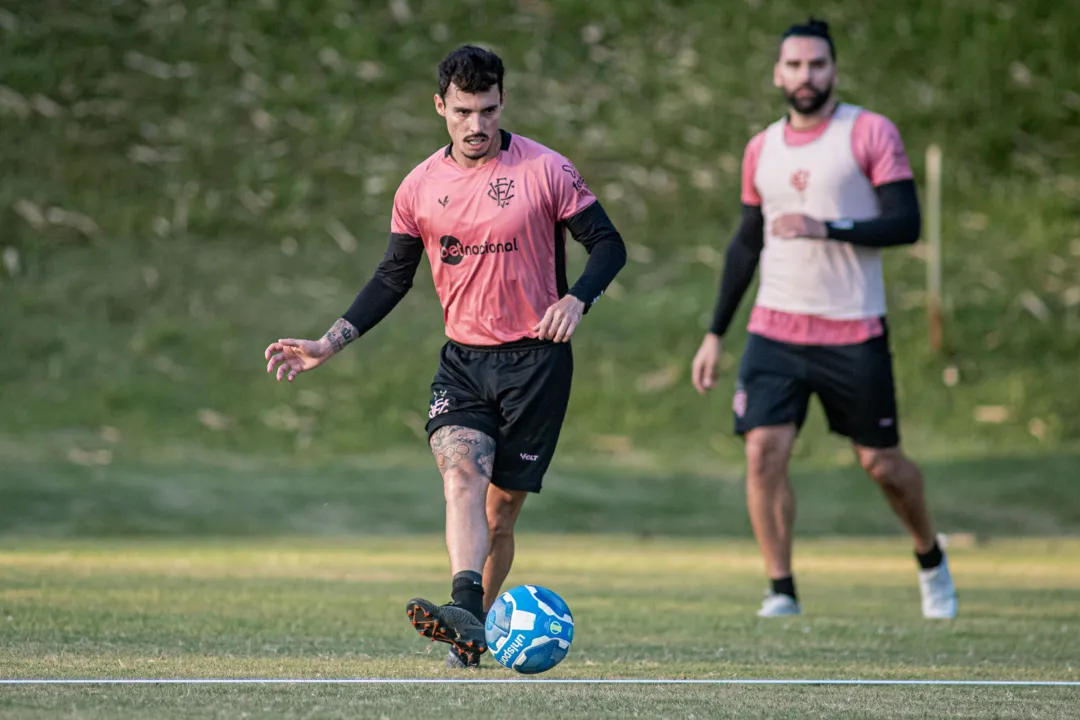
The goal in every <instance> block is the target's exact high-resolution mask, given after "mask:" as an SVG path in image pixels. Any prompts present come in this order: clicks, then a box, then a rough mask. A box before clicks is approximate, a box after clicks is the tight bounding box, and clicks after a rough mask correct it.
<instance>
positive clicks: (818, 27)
mask: <svg viewBox="0 0 1080 720" xmlns="http://www.w3.org/2000/svg"><path fill="white" fill-rule="evenodd" d="M789 37H816V38H820V39H822V40H824V41H825V42H827V43H829V54H830V55H831V56H832V59H833V61H834V62H835V60H836V46H835V45H833V40H832V36H831V35H829V23H827V22H825V21H824V20H818V19H816V18H813V17H811V18H810V19H809V20H807V21H806V23H803V24H795V25H792V26H791V27H789V28H788V29H787V30H785V31H784V34H783V35H782V36H781V37H780V42H781V43H783V42H784V41H785V40H787V39H788V38H789Z"/></svg>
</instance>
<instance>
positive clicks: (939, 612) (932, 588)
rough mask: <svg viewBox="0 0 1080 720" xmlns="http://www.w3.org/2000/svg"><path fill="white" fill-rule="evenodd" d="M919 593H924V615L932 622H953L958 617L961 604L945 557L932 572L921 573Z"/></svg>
mask: <svg viewBox="0 0 1080 720" xmlns="http://www.w3.org/2000/svg"><path fill="white" fill-rule="evenodd" d="M919 591H920V592H921V593H922V614H923V617H924V618H927V619H930V620H951V619H952V618H954V617H956V612H957V610H958V609H959V603H958V602H957V599H956V585H954V584H953V579H952V573H950V572H949V562H948V560H946V559H945V558H944V557H943V558H942V559H941V564H940V565H938V566H937V567H936V568H931V569H930V570H920V571H919Z"/></svg>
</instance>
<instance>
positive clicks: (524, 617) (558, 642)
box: [484, 585, 574, 675]
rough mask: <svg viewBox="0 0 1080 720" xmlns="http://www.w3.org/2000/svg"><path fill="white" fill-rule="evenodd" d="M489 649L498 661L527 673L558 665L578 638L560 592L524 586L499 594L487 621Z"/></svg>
mask: <svg viewBox="0 0 1080 720" xmlns="http://www.w3.org/2000/svg"><path fill="white" fill-rule="evenodd" d="M484 633H485V635H487V644H488V650H490V651H491V654H492V655H494V656H495V660H496V661H497V662H498V663H499V664H500V665H504V666H506V667H508V668H510V669H511V670H516V671H517V672H519V673H522V674H523V675H535V674H537V673H542V672H545V671H547V670H550V669H551V668H553V667H555V666H556V665H558V664H559V663H560V662H562V659H563V658H564V657H566V653H567V652H568V651H569V650H570V643H571V641H572V640H573V639H574V618H573V616H572V615H571V614H570V608H569V607H567V606H566V602H564V601H563V599H562V598H561V597H559V596H558V595H557V594H556V593H554V592H552V591H551V590H548V589H547V588H543V587H539V586H537V585H521V586H519V587H516V588H514V589H513V590H508V591H507V592H504V593H503V594H502V595H500V596H499V599H498V600H496V601H495V604H494V605H492V606H491V610H490V611H488V614H487V622H486V623H484Z"/></svg>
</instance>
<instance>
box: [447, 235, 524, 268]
mask: <svg viewBox="0 0 1080 720" xmlns="http://www.w3.org/2000/svg"><path fill="white" fill-rule="evenodd" d="M439 245H440V246H441V249H440V250H439V257H440V258H441V259H442V261H443V262H444V263H446V264H447V265H457V264H458V263H460V262H461V261H462V260H464V259H465V258H467V257H470V256H472V255H493V254H496V253H508V252H517V251H518V250H519V248H518V241H517V238H514V239H513V240H511V241H510V242H495V243H483V244H480V245H465V244H464V243H462V242H461V241H460V240H458V239H457V238H456V237H454V236H453V235H443V236H442V237H441V238H439Z"/></svg>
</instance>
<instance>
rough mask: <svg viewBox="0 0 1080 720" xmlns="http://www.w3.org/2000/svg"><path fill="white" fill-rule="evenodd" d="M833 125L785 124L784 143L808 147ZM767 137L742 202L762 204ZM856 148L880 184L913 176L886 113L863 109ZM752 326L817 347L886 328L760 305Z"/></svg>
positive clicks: (746, 173) (753, 144)
mask: <svg viewBox="0 0 1080 720" xmlns="http://www.w3.org/2000/svg"><path fill="white" fill-rule="evenodd" d="M828 127H829V122H828V121H826V122H824V123H822V124H821V125H819V126H817V127H815V128H813V129H811V130H804V131H799V130H793V129H792V128H791V127H789V126H786V125H785V127H784V142H785V143H786V144H787V145H789V146H791V147H799V146H801V145H806V144H808V143H811V142H814V141H815V140H817V139H818V138H820V137H821V136H822V135H823V134H824V133H825V131H826V130H827V129H828ZM765 137H766V131H762V132H760V133H758V134H757V135H755V136H754V137H753V138H752V139H751V140H750V142H749V143H748V144H747V146H746V151H745V153H744V155H743V166H742V202H743V203H744V204H746V205H761V204H762V200H761V196H760V194H759V193H758V190H757V188H756V187H755V185H754V177H755V175H756V174H757V169H758V159H759V158H760V157H761V151H762V147H763V146H764V144H765ZM851 152H852V155H853V156H854V158H855V161H856V163H857V164H858V166H859V168H860V169H861V170H862V172H863V174H864V175H865V176H866V177H867V178H868V179H869V181H870V183H871V184H872V185H873V186H875V187H877V186H878V185H884V184H886V183H891V182H897V181H900V180H910V179H912V178H913V175H912V172H911V165H910V163H909V162H908V158H907V153H906V152H905V150H904V144H903V141H902V140H901V138H900V132H899V131H898V130H897V129H896V126H895V125H894V124H893V123H892V122H890V121H889V119H888V118H886V117H885V116H883V115H879V114H877V113H873V112H868V111H866V110H863V111H861V112H860V113H859V115H858V117H856V118H855V122H854V125H853V127H852V130H851ZM749 330H750V332H753V333H756V334H760V335H764V336H766V337H769V338H772V339H774V340H778V341H780V342H789V343H795V344H813V345H846V344H855V343H860V342H864V341H866V340H869V339H870V338H873V337H877V336H878V335H881V334H882V332H884V328H883V325H882V323H881V321H880V319H879V318H865V319H856V320H836V319H831V318H824V317H817V316H813V315H801V314H797V313H791V312H784V311H780V310H775V309H771V308H764V307H760V306H755V307H754V308H753V310H752V311H751V315H750V325H749Z"/></svg>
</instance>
